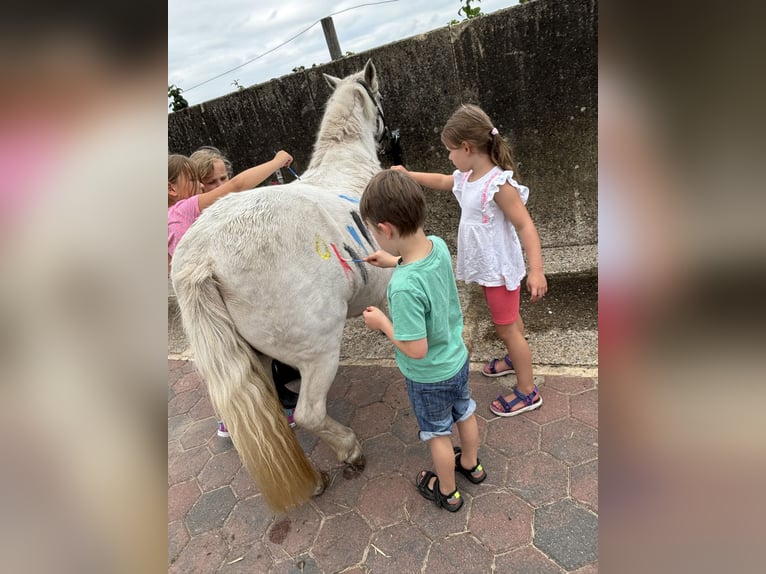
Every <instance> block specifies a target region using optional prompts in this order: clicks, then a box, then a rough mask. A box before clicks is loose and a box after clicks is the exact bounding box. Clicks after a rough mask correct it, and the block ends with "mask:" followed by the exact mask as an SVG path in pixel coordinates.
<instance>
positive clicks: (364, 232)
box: [350, 211, 375, 249]
mask: <svg viewBox="0 0 766 574" xmlns="http://www.w3.org/2000/svg"><path fill="white" fill-rule="evenodd" d="M350 213H351V217H353V218H354V223H356V226H357V227H358V228H359V231H361V232H362V235H364V238H365V239H366V240H367V243H369V244H370V247H372V248H373V249H375V244H374V243H373V242H372V237H370V232H369V231H367V227H366V226H365V225H364V223H363V222H362V218H361V217H360V216H359V214H358V213H357V212H356V211H351V212H350Z"/></svg>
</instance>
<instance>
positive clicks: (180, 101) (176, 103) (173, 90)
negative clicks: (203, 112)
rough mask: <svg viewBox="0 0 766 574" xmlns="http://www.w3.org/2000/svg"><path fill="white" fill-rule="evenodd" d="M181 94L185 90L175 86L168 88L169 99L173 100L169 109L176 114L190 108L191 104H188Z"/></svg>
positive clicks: (169, 104)
mask: <svg viewBox="0 0 766 574" xmlns="http://www.w3.org/2000/svg"><path fill="white" fill-rule="evenodd" d="M181 92H183V90H182V89H181V88H179V87H178V86H176V85H175V84H171V85H170V86H168V98H172V99H173V101H172V102H170V103H168V107H169V108H171V109H172V110H173V111H174V112H177V111H178V110H183V109H184V108H188V107H189V102H187V101H186V98H184V97H183V96H182V95H181Z"/></svg>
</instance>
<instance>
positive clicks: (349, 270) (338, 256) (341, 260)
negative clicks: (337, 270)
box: [330, 243, 354, 273]
mask: <svg viewBox="0 0 766 574" xmlns="http://www.w3.org/2000/svg"><path fill="white" fill-rule="evenodd" d="M330 247H332V250H333V251H335V256H336V257H337V258H338V261H340V266H341V267H343V271H345V272H346V273H353V272H354V270H353V269H351V267H349V265H348V263H346V260H345V259H343V257H341V255H340V252H339V251H338V248H337V247H335V244H334V243H330Z"/></svg>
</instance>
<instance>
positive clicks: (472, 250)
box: [452, 167, 529, 291]
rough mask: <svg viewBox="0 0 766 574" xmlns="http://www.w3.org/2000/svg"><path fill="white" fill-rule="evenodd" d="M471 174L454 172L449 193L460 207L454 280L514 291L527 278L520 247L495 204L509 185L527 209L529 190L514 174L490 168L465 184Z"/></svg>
mask: <svg viewBox="0 0 766 574" xmlns="http://www.w3.org/2000/svg"><path fill="white" fill-rule="evenodd" d="M471 173H472V172H470V171H468V172H462V171H459V170H455V172H454V173H453V176H454V179H455V185H454V187H453V188H452V193H454V194H455V197H456V198H457V201H458V203H459V204H460V208H461V214H460V227H459V228H458V234H457V269H456V271H455V276H456V277H457V278H458V279H460V280H461V281H465V282H466V283H478V284H479V285H484V286H485V287H500V286H502V285H504V286H505V288H506V289H508V290H510V291H512V290H514V289H517V288H518V287H519V285H520V284H521V280H522V279H523V278H524V276H525V275H526V274H527V272H526V267H525V264H524V255H523V253H522V251H521V243H520V242H519V237H518V235H517V234H516V229H515V228H514V227H513V224H512V223H511V222H510V221H509V220H508V219H506V217H505V214H504V213H503V211H502V210H501V209H500V207H499V206H498V205H497V204H496V203H495V201H494V197H495V194H496V193H497V190H498V188H499V186H501V185H502V184H504V183H509V184H511V185H512V186H513V187H514V188H516V190H517V191H518V192H519V196H520V197H521V201H522V202H523V203H524V204H525V205H526V203H527V199H528V198H529V188H528V187H526V186H524V185H521V184H520V183H518V182H516V181H515V180H514V179H513V172H512V171H510V170H508V171H503V170H501V169H500V168H499V167H494V168H492V169H491V170H490V171H489V172H487V173H486V174H485V175H484V177H481V178H480V179H477V180H476V181H468V178H469V177H470V175H471Z"/></svg>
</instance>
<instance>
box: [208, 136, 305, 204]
mask: <svg viewBox="0 0 766 574" xmlns="http://www.w3.org/2000/svg"><path fill="white" fill-rule="evenodd" d="M292 161H293V156H291V155H290V154H289V153H287V152H286V151H283V150H280V151H278V152H277V154H276V155H275V156H274V158H273V159H272V160H270V161H267V162H265V163H262V164H260V165H256V166H255V167H251V168H250V169H246V170H245V171H243V172H241V173H238V174H237V175H235V176H234V177H232V178H231V179H230V180H229V181H227V182H226V183H224V184H223V185H221V186H219V187H216V188H215V189H214V190H212V191H208V192H207V193H200V194H199V195H198V196H197V198H198V200H197V201H199V210H200V211H203V210H204V209H205V208H207V207H210V206H211V205H213V203H215V202H216V200H218V199H220V198H221V197H223V196H224V195H226V194H228V193H235V192H238V191H245V190H246V189H253V188H254V187H256V186H257V185H258V184H259V183H261V182H263V180H265V179H266V178H267V177H269V175H271V174H272V173H274V172H275V171H277V170H278V169H279V168H280V167H285V166H288V165H290V164H291V163H292Z"/></svg>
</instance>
